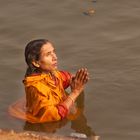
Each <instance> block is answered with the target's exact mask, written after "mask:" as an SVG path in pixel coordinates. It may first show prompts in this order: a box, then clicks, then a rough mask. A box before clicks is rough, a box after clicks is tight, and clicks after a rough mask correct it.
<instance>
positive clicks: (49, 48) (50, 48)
mask: <svg viewBox="0 0 140 140" xmlns="http://www.w3.org/2000/svg"><path fill="white" fill-rule="evenodd" d="M53 50H54V46H53V45H52V43H50V42H47V43H46V44H44V45H43V46H42V48H41V52H50V51H53Z"/></svg>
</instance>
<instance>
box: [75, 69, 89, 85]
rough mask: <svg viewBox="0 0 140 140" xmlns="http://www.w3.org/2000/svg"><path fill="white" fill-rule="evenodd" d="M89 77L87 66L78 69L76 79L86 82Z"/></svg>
mask: <svg viewBox="0 0 140 140" xmlns="http://www.w3.org/2000/svg"><path fill="white" fill-rule="evenodd" d="M88 79H89V74H88V71H87V68H82V69H79V70H78V71H77V73H76V76H75V80H77V81H79V82H81V83H83V84H84V83H86V82H87V81H88Z"/></svg>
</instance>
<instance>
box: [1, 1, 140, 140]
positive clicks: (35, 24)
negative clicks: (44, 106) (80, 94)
mask: <svg viewBox="0 0 140 140" xmlns="http://www.w3.org/2000/svg"><path fill="white" fill-rule="evenodd" d="M90 8H93V9H95V14H94V15H93V16H88V15H87V16H86V15H84V12H85V11H87V10H88V9H90ZM139 13H140V1H139V0H134V1H132V0H117V1H115V0H97V1H96V2H94V1H92V0H61V1H59V2H58V0H42V1H38V0H30V1H28V0H25V1H19V0H12V1H11V0H5V1H2V0H0V38H1V42H0V68H1V73H0V79H1V81H0V89H1V90H0V112H1V113H0V128H5V129H15V130H17V131H22V130H27V129H28V130H32V131H37V132H39V133H41V132H45V133H54V134H61V135H69V134H70V133H72V132H76V131H79V132H82V133H91V132H92V133H96V134H97V135H100V136H101V138H102V139H103V140H132V139H134V140H139V139H140V133H139V132H140V112H139V100H140V96H139V93H140V88H139V84H140V47H139V44H140V39H139V38H140V29H139V25H140V16H139ZM36 38H47V39H49V40H51V41H52V42H53V43H54V45H55V47H56V51H57V55H58V58H59V67H60V69H64V70H68V71H70V72H75V71H76V70H77V69H79V68H81V67H87V68H88V70H89V73H90V81H89V83H88V85H87V86H86V89H85V91H84V99H83V98H82V100H84V103H83V106H84V112H83V116H81V118H80V119H79V121H78V122H70V121H68V122H67V121H65V120H64V122H62V123H60V124H59V123H56V124H54V125H53V126H55V128H56V129H55V131H54V130H53V129H52V130H53V131H52V130H51V126H52V125H50V126H49V124H47V125H45V124H44V125H41V126H35V127H33V126H30V125H29V124H28V123H25V122H23V121H20V120H17V119H14V118H12V117H11V116H9V115H8V113H7V108H8V106H9V105H10V104H11V103H13V102H14V101H16V100H17V99H18V98H20V97H22V96H24V87H23V84H22V79H23V77H24V73H25V69H26V65H25V63H24V55H23V53H24V47H25V45H26V44H27V43H28V42H29V41H30V40H32V39H36ZM80 124H83V125H84V126H80ZM35 128H36V129H35ZM80 128H82V129H81V130H80ZM87 130H89V131H88V132H87Z"/></svg>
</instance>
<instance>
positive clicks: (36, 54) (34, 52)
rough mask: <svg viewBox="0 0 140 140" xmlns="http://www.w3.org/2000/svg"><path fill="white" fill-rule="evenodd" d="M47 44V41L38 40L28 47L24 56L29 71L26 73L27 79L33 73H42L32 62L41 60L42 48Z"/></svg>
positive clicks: (31, 42)
mask: <svg viewBox="0 0 140 140" xmlns="http://www.w3.org/2000/svg"><path fill="white" fill-rule="evenodd" d="M47 42H49V41H48V40H46V39H37V40H32V41H30V42H29V43H28V44H27V45H26V47H25V52H24V55H25V61H26V63H27V66H28V67H27V70H26V73H25V77H26V76H29V75H31V74H33V73H40V72H41V71H40V69H39V68H37V67H35V66H34V65H33V64H32V62H33V61H38V60H39V58H40V51H41V48H42V46H43V45H44V44H46V43H47Z"/></svg>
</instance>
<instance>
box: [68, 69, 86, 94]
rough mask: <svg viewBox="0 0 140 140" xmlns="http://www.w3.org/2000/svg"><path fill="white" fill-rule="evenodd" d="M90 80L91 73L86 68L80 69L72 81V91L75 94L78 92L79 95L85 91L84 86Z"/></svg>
mask: <svg viewBox="0 0 140 140" xmlns="http://www.w3.org/2000/svg"><path fill="white" fill-rule="evenodd" d="M88 80H89V73H88V71H87V69H86V68H81V69H79V70H78V71H77V72H76V74H75V76H73V77H72V80H71V84H70V86H71V90H72V91H74V92H78V93H79V94H80V93H81V92H82V91H83V89H84V85H85V84H86V83H87V82H88Z"/></svg>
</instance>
